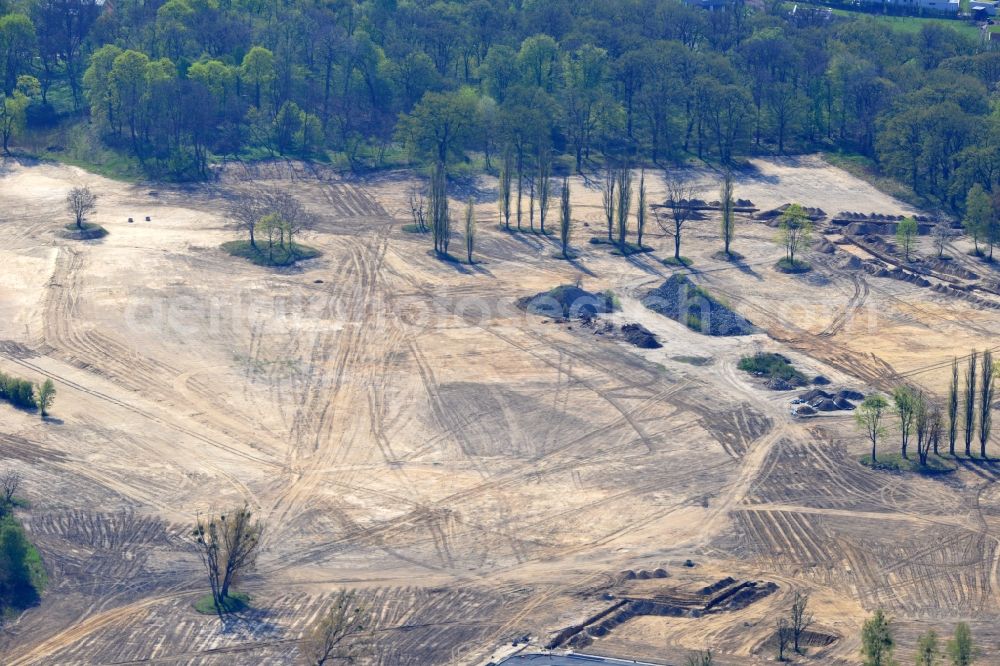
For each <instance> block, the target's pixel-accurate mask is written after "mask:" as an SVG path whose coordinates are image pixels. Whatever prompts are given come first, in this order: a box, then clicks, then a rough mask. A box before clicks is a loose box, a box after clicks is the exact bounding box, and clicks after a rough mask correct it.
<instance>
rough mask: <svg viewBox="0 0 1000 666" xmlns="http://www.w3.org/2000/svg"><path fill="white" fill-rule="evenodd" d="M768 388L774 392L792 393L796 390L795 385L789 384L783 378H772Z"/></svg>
mask: <svg viewBox="0 0 1000 666" xmlns="http://www.w3.org/2000/svg"><path fill="white" fill-rule="evenodd" d="M767 388H769V389H771V390H772V391H791V390H792V389H793V388H795V385H794V384H792V383H791V382H789V381H788V380H787V379H782V378H781V377H772V378H771V379H769V380H768V382H767Z"/></svg>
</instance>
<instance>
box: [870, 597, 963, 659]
mask: <svg viewBox="0 0 1000 666" xmlns="http://www.w3.org/2000/svg"><path fill="white" fill-rule="evenodd" d="M895 649H896V642H895V639H894V638H893V636H892V620H891V618H889V617H888V616H887V615H886V614H885V613H884V612H883V611H882V610H881V609H879V610H876V611H875V612H874V613H873V614H872V616H871V617H870V618H869V619H867V620H865V623H864V625H863V626H862V628H861V654H862V656H863V657H864V666H893V664H895V663H896V662H895V661H894V660H893V652H894V651H895ZM945 654H946V655H947V658H948V664H949V666H971V665H972V664H973V663H974V662H975V658H976V649H975V646H974V645H973V642H972V631H971V630H970V629H969V625H968V624H966V623H965V622H959V623H958V624H957V625H955V633H954V635H953V636H952V638H951V639H950V640H949V641H948V642H947V643H946V645H945ZM941 658H942V653H941V647H940V645H939V642H938V637H937V633H936V632H935V631H934V630H933V629H930V630H928V631H927V632H925V633H923V634H921V635H920V637H919V638H918V639H917V655H916V666H940V665H943V662H942V660H941Z"/></svg>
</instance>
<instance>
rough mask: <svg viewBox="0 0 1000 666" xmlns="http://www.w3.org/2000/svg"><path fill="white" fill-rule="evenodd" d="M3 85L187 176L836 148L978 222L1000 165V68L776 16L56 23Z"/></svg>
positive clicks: (70, 18)
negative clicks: (221, 170) (329, 165)
mask: <svg viewBox="0 0 1000 666" xmlns="http://www.w3.org/2000/svg"><path fill="white" fill-rule="evenodd" d="M105 7H107V5H105ZM0 68H2V70H3V75H2V77H0V78H2V84H3V85H2V93H0V94H3V95H4V96H5V98H6V97H11V96H13V95H14V94H15V89H16V88H17V81H18V77H20V76H33V77H35V78H36V79H37V81H38V83H39V85H38V93H37V94H36V95H34V96H33V97H31V100H32V101H31V103H30V107H31V108H30V109H29V121H32V122H34V123H35V124H40V123H44V122H47V121H50V120H52V119H53V118H55V117H56V116H57V115H58V114H59V113H67V112H69V113H72V108H77V109H80V110H81V111H86V112H88V113H89V114H90V117H91V120H92V121H93V122H94V126H95V127H96V128H97V130H98V132H99V133H100V135H101V136H102V137H103V138H104V140H105V141H107V142H108V143H109V144H110V145H112V146H115V147H117V148H119V149H121V150H124V151H127V152H129V153H131V154H133V155H135V156H136V157H137V158H138V159H139V160H141V161H142V162H143V163H145V164H146V165H147V166H150V167H156V168H159V169H163V170H165V171H169V172H171V173H175V174H177V175H182V176H190V177H195V176H199V175H200V176H204V175H205V172H206V170H207V164H208V161H209V159H210V157H211V155H213V154H214V155H235V154H259V153H261V152H263V153H265V154H276V153H283V154H296V155H316V154H319V153H322V152H324V151H326V150H333V151H336V152H338V153H340V154H341V155H343V156H344V157H346V159H347V160H348V161H349V162H350V163H351V164H352V165H354V166H360V165H363V164H378V163H381V162H382V161H384V160H385V158H386V156H387V154H389V153H392V152H393V151H395V149H396V147H397V146H398V145H400V144H405V145H407V146H409V147H410V148H411V149H415V152H414V153H413V155H414V157H418V158H420V159H424V158H423V156H422V155H419V153H420V152H421V151H420V146H421V145H422V144H424V143H425V142H426V140H427V139H428V137H433V138H435V139H443V141H444V143H445V144H446V146H447V150H448V151H449V152H450V153H451V156H452V158H461V157H463V156H464V155H466V154H467V152H468V151H474V152H476V153H478V154H479V155H482V156H483V159H484V161H485V163H486V166H487V167H488V168H491V167H492V161H493V160H494V159H495V157H497V156H502V155H505V154H506V153H507V152H508V151H510V152H511V153H512V154H513V158H512V160H513V164H512V169H514V170H516V171H517V172H518V173H519V174H521V175H522V176H523V175H526V174H537V173H538V172H539V171H545V169H546V166H547V165H551V164H553V162H554V160H555V159H556V158H558V157H559V156H566V158H567V161H569V162H570V163H571V164H573V165H574V166H575V168H576V169H577V170H578V171H582V170H583V168H584V166H585V165H586V164H587V162H588V161H589V160H592V159H594V158H595V157H598V156H599V157H601V158H603V157H604V156H615V157H617V158H621V157H630V158H631V159H633V160H634V161H635V163H638V162H640V161H642V162H657V161H659V160H662V159H664V158H671V157H680V156H683V155H689V154H693V155H697V156H699V157H705V158H712V159H716V160H718V161H720V162H724V163H726V162H730V161H731V160H733V159H735V158H736V157H738V156H742V155H747V154H750V153H754V152H762V151H776V152H786V151H798V150H807V149H808V150H811V149H814V148H815V147H817V146H837V147H842V148H846V149H849V150H854V151H858V152H860V153H862V154H863V155H865V156H867V157H869V158H872V159H873V160H875V161H876V162H877V164H878V166H879V167H880V168H881V169H882V170H883V171H884V172H885V173H888V174H890V175H892V176H895V177H897V178H900V179H902V180H905V181H906V182H908V183H909V184H910V185H911V186H912V187H913V188H914V189H915V190H916V191H918V192H919V193H921V194H923V195H925V196H928V197H931V198H933V199H935V200H937V201H940V202H942V203H943V204H945V205H948V206H951V207H956V208H962V207H963V205H964V195H965V192H967V191H968V190H969V188H970V187H971V186H972V185H973V184H974V183H979V184H980V185H981V186H982V187H983V188H984V190H986V191H987V192H989V191H990V190H991V188H992V187H993V184H994V181H995V178H994V176H995V174H996V172H997V166H998V165H1000V119H998V118H997V117H996V116H994V115H992V114H991V113H990V108H991V107H990V93H991V90H992V87H993V86H995V84H996V80H997V78H998V77H997V74H996V73H997V71H998V70H1000V54H997V53H994V52H991V51H988V52H984V53H977V52H976V44H975V42H973V41H972V40H969V39H967V38H965V37H964V36H962V35H960V34H958V33H957V32H955V31H953V30H950V29H948V28H945V27H942V26H941V25H939V24H932V23H928V24H926V25H924V26H922V27H921V29H920V30H918V31H916V32H910V31H895V30H893V28H892V27H891V26H890V25H888V24H885V23H882V22H880V21H879V20H878V19H875V18H870V17H862V18H856V17H845V16H833V17H832V18H831V17H827V16H822V17H821V16H817V15H816V14H814V13H812V12H810V11H808V10H803V11H798V12H795V13H794V14H791V13H789V12H787V10H786V9H785V8H784V7H783V6H782V5H781V4H780V3H765V5H763V6H753V5H751V4H750V3H746V2H742V1H737V2H733V3H727V5H726V8H725V11H722V12H704V11H701V10H699V9H697V8H695V7H690V6H687V5H685V4H684V3H682V2H680V1H678V0H627V1H625V2H615V3H606V2H597V1H595V0H588V1H586V2H570V0H554V1H552V2H546V3H536V4H527V5H525V4H522V3H511V2H508V1H507V0H476V1H475V2H468V1H465V0H442V1H441V2H437V3H431V4H427V3H388V4H387V3H378V2H356V1H353V0H352V1H349V2H341V3H320V4H317V3H315V2H311V1H308V0H288V1H287V2H282V3H242V2H240V3H236V2H232V3H231V2H225V3H223V2H219V3H216V2H196V1H195V0H168V1H167V2H163V3H135V2H116V3H115V6H114V10H113V11H104V10H102V8H101V7H98V6H97V5H96V1H95V0H36V1H35V2H32V3H27V4H14V5H11V6H10V8H9V9H6V11H5V12H4V15H3V16H2V17H0ZM56 91H58V93H59V94H58V95H54V94H52V93H53V92H56ZM62 100H66V101H65V102H63V101H62ZM0 106H2V105H0ZM441 158H442V155H441V154H438V155H436V156H435V157H434V159H433V160H430V161H429V163H433V161H436V160H438V159H441ZM521 180H523V179H520V178H519V181H521ZM531 180H535V176H534V175H532V177H531ZM524 184H525V185H526V186H527V185H528V183H524Z"/></svg>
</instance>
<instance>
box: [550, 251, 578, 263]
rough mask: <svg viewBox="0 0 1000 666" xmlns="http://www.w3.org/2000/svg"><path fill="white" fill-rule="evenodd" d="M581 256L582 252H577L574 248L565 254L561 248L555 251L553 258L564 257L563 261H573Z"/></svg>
mask: <svg viewBox="0 0 1000 666" xmlns="http://www.w3.org/2000/svg"><path fill="white" fill-rule="evenodd" d="M579 256H580V253H579V252H575V251H573V250H568V251H567V252H566V254H565V255H564V254H563V251H562V250H559V251H558V252H553V253H552V258H553V259H562V260H563V261H573V260H574V259H576V258H577V257H579Z"/></svg>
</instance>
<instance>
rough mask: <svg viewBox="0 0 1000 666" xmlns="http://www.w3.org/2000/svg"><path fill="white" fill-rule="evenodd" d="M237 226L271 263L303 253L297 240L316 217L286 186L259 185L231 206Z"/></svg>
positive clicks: (292, 259) (231, 213)
mask: <svg viewBox="0 0 1000 666" xmlns="http://www.w3.org/2000/svg"><path fill="white" fill-rule="evenodd" d="M229 213H230V216H231V218H232V219H233V224H234V226H235V227H236V228H237V229H238V230H240V231H243V232H244V233H246V234H247V241H248V243H249V245H250V248H251V249H252V250H253V251H255V252H257V253H258V254H260V255H262V256H266V258H267V261H268V263H282V264H290V263H294V262H295V261H296V260H297V259H299V258H300V257H301V256H302V255H303V254H304V253H305V250H304V248H303V247H302V246H301V245H299V244H298V243H297V242H296V238H298V237H299V235H300V234H302V233H303V232H305V231H308V230H309V229H312V228H313V227H314V225H315V219H314V218H313V216H312V215H311V214H309V212H308V211H306V209H305V208H304V207H303V206H302V204H301V203H300V202H299V200H298V199H297V198H295V197H294V196H293V195H291V194H289V193H288V192H286V191H284V190H280V189H277V188H264V187H259V188H255V189H252V190H250V191H248V192H245V193H242V194H241V195H240V196H239V197H238V198H237V199H236V200H235V202H233V204H232V205H231V206H230V211H229Z"/></svg>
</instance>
